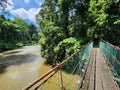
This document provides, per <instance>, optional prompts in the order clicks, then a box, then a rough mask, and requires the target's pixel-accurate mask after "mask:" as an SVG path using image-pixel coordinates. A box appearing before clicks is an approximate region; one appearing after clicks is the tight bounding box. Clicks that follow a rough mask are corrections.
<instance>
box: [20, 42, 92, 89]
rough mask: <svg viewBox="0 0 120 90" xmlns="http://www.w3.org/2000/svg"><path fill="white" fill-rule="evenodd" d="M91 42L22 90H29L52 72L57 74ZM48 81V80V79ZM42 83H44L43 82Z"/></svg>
mask: <svg viewBox="0 0 120 90" xmlns="http://www.w3.org/2000/svg"><path fill="white" fill-rule="evenodd" d="M92 41H93V40H90V41H89V42H88V43H87V44H86V45H84V46H82V48H80V49H79V50H78V51H76V52H75V53H73V54H72V55H71V56H69V57H68V58H67V59H65V60H63V61H62V62H61V63H59V64H57V65H56V66H55V67H54V68H53V69H51V70H49V71H48V72H46V73H45V74H44V75H42V76H41V77H40V78H38V79H36V80H35V81H33V82H32V83H30V84H29V85H27V86H26V87H25V88H23V89H22V90H29V89H30V88H32V87H33V86H34V85H35V84H37V83H38V82H40V81H41V80H42V79H44V78H45V77H46V76H48V75H49V74H51V73H52V72H54V71H55V72H57V71H59V70H60V69H61V68H62V66H63V65H64V64H65V63H67V62H68V61H69V60H71V59H72V58H73V57H74V56H75V55H77V54H78V53H79V52H80V51H81V50H83V49H84V48H85V47H86V46H88V45H89V44H90V43H91V42H92ZM48 79H49V78H48ZM43 83H44V82H43Z"/></svg>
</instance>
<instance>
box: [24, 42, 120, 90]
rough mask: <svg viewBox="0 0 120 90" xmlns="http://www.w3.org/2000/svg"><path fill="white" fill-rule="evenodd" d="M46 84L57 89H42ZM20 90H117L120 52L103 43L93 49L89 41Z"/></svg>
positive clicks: (119, 76)
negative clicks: (55, 79)
mask: <svg viewBox="0 0 120 90" xmlns="http://www.w3.org/2000/svg"><path fill="white" fill-rule="evenodd" d="M63 71H64V72H63ZM65 72H66V73H68V74H69V76H70V77H66V76H65ZM56 74H58V75H56ZM53 78H59V82H58V81H54V82H52V81H51V79H53ZM48 84H52V87H55V86H58V88H54V89H52V88H50V87H49V88H47V89H45V87H47V86H48ZM23 90H120V48H118V47H116V46H113V45H112V44H110V43H108V42H106V41H104V40H100V42H99V47H94V46H93V41H90V42H88V43H87V44H86V45H85V46H83V47H82V48H81V49H80V50H79V51H77V52H75V53H74V54H72V55H71V56H69V57H68V58H67V59H65V60H63V62H61V63H58V64H57V65H56V66H55V67H54V68H53V69H51V70H50V71H48V72H47V73H45V74H44V75H43V76H41V77H40V78H38V79H37V80H35V81H33V82H32V83H30V84H29V85H27V86H26V87H24V88H23Z"/></svg>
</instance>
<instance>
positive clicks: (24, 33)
mask: <svg viewBox="0 0 120 90" xmlns="http://www.w3.org/2000/svg"><path fill="white" fill-rule="evenodd" d="M37 41H38V31H37V28H36V26H35V25H33V24H28V23H27V22H25V21H24V20H23V19H21V18H18V17H16V18H14V19H13V20H9V19H6V18H5V16H4V15H0V52H1V51H4V50H8V49H14V48H16V47H19V46H23V45H27V44H30V43H34V42H37Z"/></svg>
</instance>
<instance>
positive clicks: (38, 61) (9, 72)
mask: <svg viewBox="0 0 120 90" xmlns="http://www.w3.org/2000/svg"><path fill="white" fill-rule="evenodd" d="M43 62H44V59H43V58H41V57H40V49H39V46H25V47H23V48H20V49H16V50H10V51H7V52H4V53H0V90H21V89H22V88H23V87H25V86H26V85H28V84H29V83H30V82H31V81H33V80H35V79H36V78H38V77H39V76H40V72H39V69H40V67H41V65H42V64H43Z"/></svg>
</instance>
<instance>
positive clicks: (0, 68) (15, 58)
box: [0, 54, 38, 73]
mask: <svg viewBox="0 0 120 90" xmlns="http://www.w3.org/2000/svg"><path fill="white" fill-rule="evenodd" d="M36 57H38V56H36V55H31V54H25V55H11V56H6V57H1V58H0V73H4V72H5V71H6V68H7V67H9V66H11V65H21V64H25V63H32V62H33V61H34V60H35V58H36Z"/></svg>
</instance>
